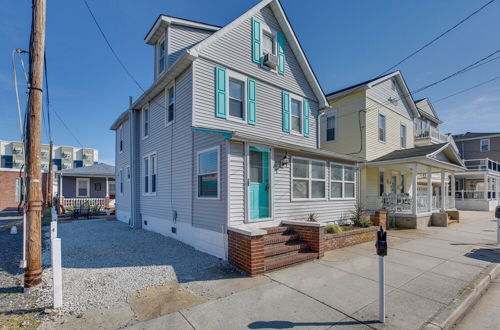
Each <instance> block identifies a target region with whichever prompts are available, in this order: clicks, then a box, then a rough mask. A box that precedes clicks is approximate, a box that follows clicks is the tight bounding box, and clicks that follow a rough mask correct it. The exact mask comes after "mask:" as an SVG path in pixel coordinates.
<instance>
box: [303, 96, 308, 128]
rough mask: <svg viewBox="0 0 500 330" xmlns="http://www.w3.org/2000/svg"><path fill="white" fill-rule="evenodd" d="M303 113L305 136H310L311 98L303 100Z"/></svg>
mask: <svg viewBox="0 0 500 330" xmlns="http://www.w3.org/2000/svg"><path fill="white" fill-rule="evenodd" d="M302 108H303V109H302V113H303V117H304V136H305V137H309V100H306V99H304V101H303V102H302Z"/></svg>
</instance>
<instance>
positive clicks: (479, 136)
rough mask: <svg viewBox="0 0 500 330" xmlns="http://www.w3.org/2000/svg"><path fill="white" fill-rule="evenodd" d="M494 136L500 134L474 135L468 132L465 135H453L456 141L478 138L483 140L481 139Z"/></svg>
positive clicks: (499, 133)
mask: <svg viewBox="0 0 500 330" xmlns="http://www.w3.org/2000/svg"><path fill="white" fill-rule="evenodd" d="M492 135H500V132H497V133H478V132H476V133H472V132H467V133H464V134H457V135H453V139H455V140H462V139H476V138H481V137H488V136H492Z"/></svg>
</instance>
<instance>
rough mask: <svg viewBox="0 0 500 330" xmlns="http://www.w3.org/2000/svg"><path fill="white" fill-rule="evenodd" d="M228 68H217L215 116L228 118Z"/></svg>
mask: <svg viewBox="0 0 500 330" xmlns="http://www.w3.org/2000/svg"><path fill="white" fill-rule="evenodd" d="M226 90H227V88H226V69H223V68H215V117H217V118H224V119H225V118H226V116H227V114H226Z"/></svg>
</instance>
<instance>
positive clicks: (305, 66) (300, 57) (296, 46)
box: [188, 0, 328, 108]
mask: <svg viewBox="0 0 500 330" xmlns="http://www.w3.org/2000/svg"><path fill="white" fill-rule="evenodd" d="M267 5H269V6H270V8H271V10H272V11H273V13H274V16H275V17H276V19H277V21H278V23H279V24H280V26H281V29H282V31H283V34H284V35H285V38H286V40H287V41H288V44H289V46H290V48H291V49H292V51H293V54H294V55H295V57H296V58H297V61H298V63H299V65H300V67H301V69H302V71H303V72H304V75H305V77H306V79H307V81H308V83H309V85H310V86H311V88H312V90H313V92H314V94H315V95H316V97H317V98H318V103H319V105H320V108H325V107H328V101H327V100H326V98H325V94H324V92H323V89H322V88H321V85H320V84H319V81H318V79H317V77H316V75H315V73H314V71H313V69H312V67H311V65H310V64H309V60H308V59H307V57H306V55H305V53H304V51H303V49H302V46H301V45H300V42H299V40H298V39H297V36H296V35H295V31H294V30H293V28H292V26H291V25H290V21H289V20H288V17H287V16H286V13H285V11H284V10H283V7H282V6H281V3H280V1H279V0H262V1H260V2H259V3H258V4H256V5H255V6H253V7H252V8H250V9H249V10H248V11H247V12H245V13H244V14H242V15H240V16H239V17H237V18H236V19H235V20H233V21H232V22H231V23H229V24H227V25H225V26H224V27H223V28H221V29H220V30H218V31H217V32H215V33H214V34H212V35H211V36H209V37H208V38H206V39H205V40H203V41H201V42H199V43H198V44H196V45H194V46H193V47H191V48H190V49H189V50H188V52H189V54H191V55H192V56H194V57H198V55H199V54H200V52H202V51H203V49H205V48H207V47H209V46H210V45H211V44H212V43H214V42H215V41H217V40H218V39H220V38H222V37H223V36H224V35H225V34H227V33H228V32H229V31H231V30H232V29H234V28H235V27H237V26H238V25H239V24H241V23H242V22H243V21H244V20H246V19H248V18H251V17H252V16H253V15H254V14H255V13H257V12H258V11H259V10H261V9H262V8H264V7H266V6H267Z"/></svg>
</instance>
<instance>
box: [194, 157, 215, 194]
mask: <svg viewBox="0 0 500 330" xmlns="http://www.w3.org/2000/svg"><path fill="white" fill-rule="evenodd" d="M197 158H198V164H197V176H198V198H213V199H218V198H219V189H220V188H219V158H220V156H219V147H216V148H212V149H208V150H204V151H200V152H198V157H197Z"/></svg>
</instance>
